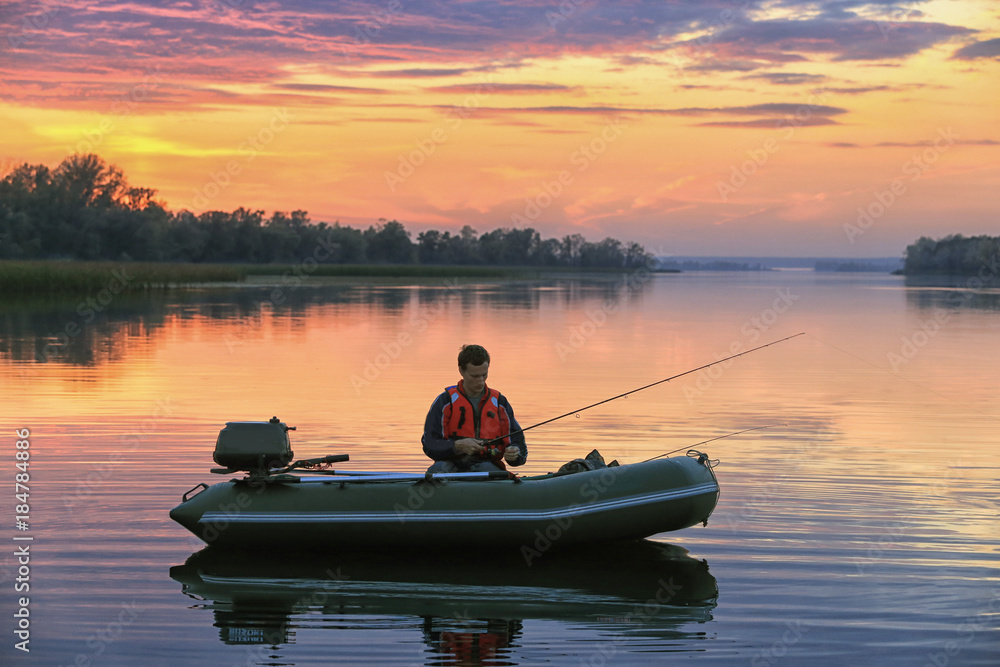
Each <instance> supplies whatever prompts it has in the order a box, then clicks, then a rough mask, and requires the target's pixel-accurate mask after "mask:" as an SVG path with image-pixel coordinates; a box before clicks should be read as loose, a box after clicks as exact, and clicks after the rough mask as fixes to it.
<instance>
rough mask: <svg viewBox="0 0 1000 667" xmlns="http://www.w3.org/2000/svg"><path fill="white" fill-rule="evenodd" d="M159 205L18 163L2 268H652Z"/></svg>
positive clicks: (93, 168)
mask: <svg viewBox="0 0 1000 667" xmlns="http://www.w3.org/2000/svg"><path fill="white" fill-rule="evenodd" d="M155 196H156V191H155V190H153V189H150V188H141V187H132V186H130V185H129V184H128V181H127V179H126V178H125V175H124V174H123V173H122V171H121V170H120V169H118V168H117V167H115V166H112V165H109V164H107V163H106V162H105V161H104V160H103V159H102V158H100V157H99V156H97V155H94V154H86V155H72V156H70V157H68V158H66V159H65V160H63V161H62V163H60V164H59V166H58V167H56V168H55V169H49V168H48V167H46V166H44V165H40V164H39V165H30V164H27V163H24V164H22V165H20V166H18V167H16V168H14V169H13V170H12V171H10V172H9V173H8V174H6V175H5V176H4V177H3V180H2V181H0V259H78V260H116V261H128V260H135V261H156V262H250V263H272V262H282V263H287V262H298V261H301V260H303V259H305V258H307V257H317V256H322V257H324V261H325V262H329V263H343V264H363V263H380V264H381V263H389V264H412V263H421V264H467V265H505V266H512V265H513V266H539V267H559V266H563V267H580V268H636V267H639V266H642V265H644V264H646V263H648V262H649V261H650V260H651V259H652V257H651V255H650V254H649V253H647V252H646V251H645V249H644V248H643V247H642V246H641V245H639V244H637V243H628V244H625V243H622V242H621V241H619V240H617V239H613V238H610V237H609V238H606V239H604V240H603V241H599V242H596V243H592V242H589V241H587V240H586V239H584V237H583V236H582V235H580V234H572V235H568V236H565V237H563V238H562V239H552V238H550V239H542V238H541V236H540V234H539V233H538V232H537V231H536V230H534V229H532V228H523V229H522V228H517V229H511V228H499V229H494V230H493V231H491V232H486V233H483V234H479V233H478V232H477V231H476V230H475V229H473V228H472V227H471V226H468V225H466V226H465V227H463V228H462V230H461V231H460V232H459V233H456V234H452V233H451V232H449V231H443V232H442V231H437V230H428V231H424V232H420V233H419V234H418V235H417V238H416V241H413V240H412V238H411V234H410V232H408V231H407V230H406V229H405V228H404V226H403V225H402V224H401V223H399V222H398V221H395V220H385V219H380V220H379V222H378V223H377V224H374V225H372V226H370V227H368V228H367V229H354V228H352V227H349V226H341V225H340V224H339V223H333V224H327V223H326V222H319V223H315V224H314V223H312V222H311V221H310V220H309V216H308V214H307V213H306V212H305V211H301V210H297V211H292V212H291V213H284V212H277V211H276V212H274V213H272V214H271V215H270V217H267V216H266V215H265V213H264V211H259V210H251V209H246V208H242V207H241V208H238V209H236V210H235V211H232V212H225V211H206V212H204V213H201V214H198V215H196V214H195V213H192V212H191V211H188V210H182V211H180V212H176V213H174V212H170V211H168V210H166V208H165V206H164V205H163V204H162V203H161V202H159V201H157V200H156V199H155ZM319 247H321V248H323V249H324V252H322V253H316V252H315V251H316V249H317V248H319Z"/></svg>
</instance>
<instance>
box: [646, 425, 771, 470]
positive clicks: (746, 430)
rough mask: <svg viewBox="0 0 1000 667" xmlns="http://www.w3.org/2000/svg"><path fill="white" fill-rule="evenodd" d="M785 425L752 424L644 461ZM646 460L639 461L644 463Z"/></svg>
mask: <svg viewBox="0 0 1000 667" xmlns="http://www.w3.org/2000/svg"><path fill="white" fill-rule="evenodd" d="M786 425H787V424H769V425H767V426H754V427H753V428H747V429H743V430H742V431H735V432H733V433H727V434H726V435H719V436H716V437H714V438H709V439H708V440H702V441H701V442H696V443H695V444H693V445H684V446H683V447H681V448H680V449H675V450H674V451H672V452H667V453H666V454H657V455H656V456H654V457H653V458H650V459H646V461H655V460H656V459H661V458H663V457H664V456H670V455H671V454H676V453H677V452H679V451H682V450H685V449H692V448H694V447H698V446H699V445H704V444H707V443H709V442H715V441H716V440H723V439H725V438H731V437H733V436H734V435H740V434H741V433H749V432H750V431H759V430H761V429H763V428H774V427H775V426H786ZM646 461H640V463H645V462H646Z"/></svg>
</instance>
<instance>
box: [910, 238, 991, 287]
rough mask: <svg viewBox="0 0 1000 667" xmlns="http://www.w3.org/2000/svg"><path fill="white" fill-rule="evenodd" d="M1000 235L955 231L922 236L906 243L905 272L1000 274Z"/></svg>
mask: <svg viewBox="0 0 1000 667" xmlns="http://www.w3.org/2000/svg"><path fill="white" fill-rule="evenodd" d="M998 264H1000V236H986V235H983V236H969V237H966V236H962V235H961V234H953V235H951V236H945V237H944V238H941V239H938V240H934V239H931V238H928V237H926V236H922V237H920V239H918V240H917V242H916V243H911V244H910V245H908V246H906V253H905V257H904V260H903V270H902V273H903V274H906V275H922V274H936V275H951V276H979V277H980V278H982V279H984V280H986V279H987V278H989V279H991V280H997V279H998V277H1000V268H998Z"/></svg>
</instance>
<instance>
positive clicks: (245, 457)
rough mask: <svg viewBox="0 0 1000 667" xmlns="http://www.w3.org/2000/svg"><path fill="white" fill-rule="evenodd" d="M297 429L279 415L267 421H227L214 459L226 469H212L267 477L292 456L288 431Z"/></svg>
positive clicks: (286, 463)
mask: <svg viewBox="0 0 1000 667" xmlns="http://www.w3.org/2000/svg"><path fill="white" fill-rule="evenodd" d="M294 430H295V427H294V426H287V425H286V424H285V423H284V422H282V421H281V420H280V419H278V418H277V417H271V419H270V420H269V421H266V422H226V427H225V428H224V429H222V430H221V431H219V438H218V440H216V441H215V453H214V454H212V459H213V460H214V461H215V462H216V463H218V464H219V465H221V466H225V469H223V470H214V469H213V470H212V472H220V473H224V474H228V473H232V472H237V471H240V470H244V471H246V472H249V473H251V475H264V476H266V475H267V474H268V471H269V470H271V469H272V468H280V467H283V466H287V465H288V464H289V462H290V461H291V460H292V456H293V454H292V445H291V442H290V441H289V440H288V432H289V431H294Z"/></svg>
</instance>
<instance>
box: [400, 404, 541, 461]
mask: <svg viewBox="0 0 1000 667" xmlns="http://www.w3.org/2000/svg"><path fill="white" fill-rule="evenodd" d="M449 403H451V395H449V394H448V392H447V391H444V392H442V393H441V395H439V396H438V397H437V398H435V399H434V402H433V403H432V404H431V409H430V410H428V411H427V419H426V420H425V421H424V435H423V437H422V438H421V439H420V442H421V443H422V444H423V446H424V453H425V454H427V456H429V457H430V458H432V459H434V460H435V461H456V460H464V459H466V458H467V457H464V456H462V455H460V454H458V453H457V452H456V451H455V441H454V440H451V439H449V438H446V437H445V436H444V432H443V430H442V429H443V426H442V423H441V420H442V419H443V417H444V409H445V406H447V405H448V404H449ZM497 403H499V407H500V409H501V410H504V411H506V412H507V418H508V419H509V420H510V432H511V433H514V434H515V435H512V436H511V437H510V444H511V446H516V447H518V448H519V449H520V450H521V453H520V454H519V455H518V457H517V459H516V460H514V461H507V460H506V459H505V460H504V462H505V463H506V464H507V465H511V466H519V465H524V462H525V461H526V460H527V458H528V445H527V443H526V442H525V440H524V434H523V433H516V432H517V431H520V430H521V427H520V426H519V425H518V423H517V420H516V419H514V409H513V408H511V407H510V403H509V402H508V401H507V398H506V397H505V396H504V395H503V394H500V396H499V398H498V399H497Z"/></svg>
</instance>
